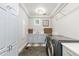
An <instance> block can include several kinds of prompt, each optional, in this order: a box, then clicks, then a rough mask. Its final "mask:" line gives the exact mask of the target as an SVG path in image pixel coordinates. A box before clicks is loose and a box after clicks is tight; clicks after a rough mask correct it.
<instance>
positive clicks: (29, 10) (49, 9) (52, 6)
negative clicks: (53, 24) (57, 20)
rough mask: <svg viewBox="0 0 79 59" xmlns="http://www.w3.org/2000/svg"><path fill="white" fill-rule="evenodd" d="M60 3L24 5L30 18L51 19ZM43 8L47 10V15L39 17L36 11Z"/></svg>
mask: <svg viewBox="0 0 79 59" xmlns="http://www.w3.org/2000/svg"><path fill="white" fill-rule="evenodd" d="M58 5H59V3H24V6H25V10H26V12H27V14H28V15H29V16H30V17H49V16H50V15H51V13H52V12H53V11H54V9H55V8H56V7H57V6H58ZM38 7H42V8H44V9H45V10H46V13H45V14H43V15H39V14H37V13H36V12H35V9H36V8H38Z"/></svg>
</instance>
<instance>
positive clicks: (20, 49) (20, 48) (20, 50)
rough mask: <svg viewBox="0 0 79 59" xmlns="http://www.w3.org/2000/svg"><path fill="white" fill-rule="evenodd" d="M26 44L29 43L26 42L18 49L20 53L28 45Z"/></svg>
mask: <svg viewBox="0 0 79 59" xmlns="http://www.w3.org/2000/svg"><path fill="white" fill-rule="evenodd" d="M26 44H27V43H25V44H24V45H23V46H22V47H21V48H20V49H19V50H18V53H20V52H21V51H22V50H23V48H24V47H25V46H26Z"/></svg>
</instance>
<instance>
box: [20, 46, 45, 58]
mask: <svg viewBox="0 0 79 59" xmlns="http://www.w3.org/2000/svg"><path fill="white" fill-rule="evenodd" d="M19 56H46V48H45V47H42V46H39V47H28V48H24V49H23V50H22V51H21V53H20V54H19Z"/></svg>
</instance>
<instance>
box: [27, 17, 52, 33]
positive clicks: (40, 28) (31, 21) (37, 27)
mask: <svg viewBox="0 0 79 59" xmlns="http://www.w3.org/2000/svg"><path fill="white" fill-rule="evenodd" d="M35 19H40V25H35V24H34V20H35ZM42 20H48V21H49V26H48V27H52V20H51V19H50V18H29V21H28V22H29V23H28V25H29V27H28V28H33V29H34V34H35V33H36V32H39V33H40V34H44V32H43V29H44V28H45V27H43V24H42Z"/></svg>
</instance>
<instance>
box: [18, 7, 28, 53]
mask: <svg viewBox="0 0 79 59" xmlns="http://www.w3.org/2000/svg"><path fill="white" fill-rule="evenodd" d="M18 22H19V23H18V24H19V39H18V49H19V52H20V51H21V50H22V49H23V48H24V46H25V45H26V43H27V40H26V37H27V36H26V34H27V27H28V17H27V15H26V14H25V12H24V10H23V8H21V6H19V15H18Z"/></svg>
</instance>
